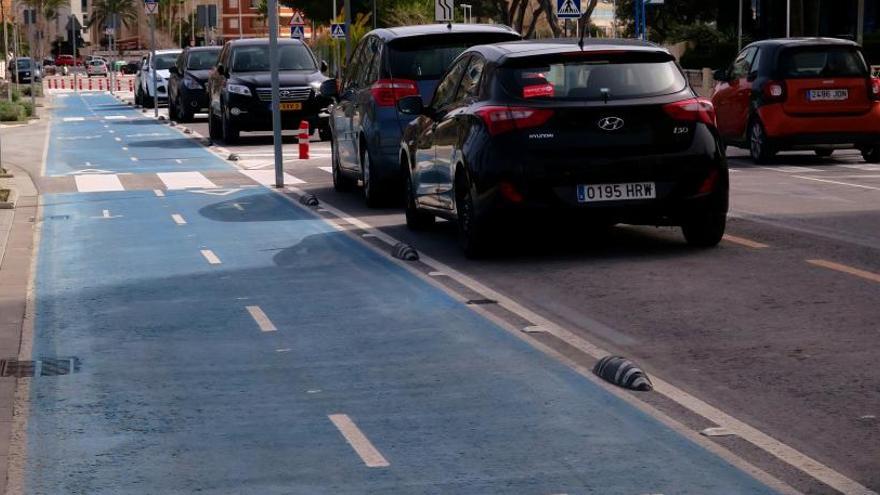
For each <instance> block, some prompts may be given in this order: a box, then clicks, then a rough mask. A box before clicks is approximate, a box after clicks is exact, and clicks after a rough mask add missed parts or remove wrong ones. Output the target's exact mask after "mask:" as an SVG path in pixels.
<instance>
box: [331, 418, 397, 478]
mask: <svg viewBox="0 0 880 495" xmlns="http://www.w3.org/2000/svg"><path fill="white" fill-rule="evenodd" d="M327 417H328V418H330V421H332V422H333V424H334V425H335V426H336V429H337V430H339V433H341V434H342V436H343V437H345V441H347V442H348V444H349V445H351V448H353V449H354V451H355V452H357V455H358V456H360V458H361V460H362V461H364V464H366V465H367V467H371V468H380V467H388V466H390V465H391V464H390V463H389V462H388V460H387V459H385V457H384V456H383V455H382V454H381V453H380V452H379V450H377V449H376V447H374V446H373V444H372V443H371V442H370V440H369V439H368V438H367V436H366V435H364V433H363V432H362V431H361V430H360V428H358V427H357V425H356V424H354V421H352V420H351V418H349V417H348V415H346V414H331V415H329V416H327Z"/></svg>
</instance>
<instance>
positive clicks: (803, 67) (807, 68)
mask: <svg viewBox="0 0 880 495" xmlns="http://www.w3.org/2000/svg"><path fill="white" fill-rule="evenodd" d="M781 66H782V73H783V76H784V77H786V78H799V77H807V78H808V77H867V75H868V66H867V65H866V64H865V60H864V59H863V58H862V55H861V54H860V53H859V52H858V50H855V49H853V48H850V47H815V48H797V49H794V50H788V51H786V52H785V53H784V54H783V56H782V63H781Z"/></svg>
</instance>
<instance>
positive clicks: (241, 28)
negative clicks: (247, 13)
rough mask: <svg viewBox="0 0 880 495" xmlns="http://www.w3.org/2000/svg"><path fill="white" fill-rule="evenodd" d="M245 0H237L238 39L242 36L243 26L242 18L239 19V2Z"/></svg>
mask: <svg viewBox="0 0 880 495" xmlns="http://www.w3.org/2000/svg"><path fill="white" fill-rule="evenodd" d="M244 1H245V0H238V39H242V38H244V28H243V27H242V25H241V23H242V19H241V9H242V6H241V3H242V2H244Z"/></svg>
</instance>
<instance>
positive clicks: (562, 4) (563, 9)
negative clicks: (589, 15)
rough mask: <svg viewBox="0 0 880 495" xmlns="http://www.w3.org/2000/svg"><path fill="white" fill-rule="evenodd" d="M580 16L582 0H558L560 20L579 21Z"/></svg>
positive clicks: (557, 8) (557, 12) (557, 10)
mask: <svg viewBox="0 0 880 495" xmlns="http://www.w3.org/2000/svg"><path fill="white" fill-rule="evenodd" d="M580 16H581V2H580V0H556V17H558V18H560V19H578V18H580Z"/></svg>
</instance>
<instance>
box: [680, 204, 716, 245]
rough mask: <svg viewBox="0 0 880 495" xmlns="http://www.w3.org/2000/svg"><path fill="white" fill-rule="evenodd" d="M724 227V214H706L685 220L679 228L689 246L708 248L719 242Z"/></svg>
mask: <svg viewBox="0 0 880 495" xmlns="http://www.w3.org/2000/svg"><path fill="white" fill-rule="evenodd" d="M726 227H727V215H726V214H724V213H708V214H703V215H698V216H695V217H693V218H690V219H688V220H686V221H685V222H684V223H683V224H682V226H681V232H682V234H684V239H685V241H687V243H688V244H690V245H691V246H694V247H700V248H710V247H715V246H717V245H718V243H719V242H721V238H722V237H724V230H725V228H726Z"/></svg>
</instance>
